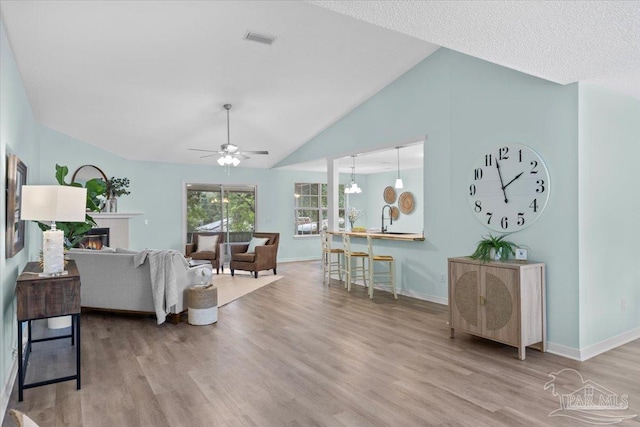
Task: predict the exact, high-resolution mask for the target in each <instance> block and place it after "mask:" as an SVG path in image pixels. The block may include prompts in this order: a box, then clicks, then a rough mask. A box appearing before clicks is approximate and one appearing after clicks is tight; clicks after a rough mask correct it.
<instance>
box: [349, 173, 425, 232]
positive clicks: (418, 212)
mask: <svg viewBox="0 0 640 427" xmlns="http://www.w3.org/2000/svg"><path fill="white" fill-rule="evenodd" d="M397 176H398V173H397V172H395V171H394V172H383V173H376V174H369V175H366V178H367V188H368V191H367V203H366V208H365V209H366V213H367V215H366V221H363V224H362V225H363V226H364V227H367V228H380V227H381V226H382V218H381V215H382V207H383V206H384V205H386V204H387V203H386V202H385V201H384V198H383V194H382V193H383V191H384V189H385V188H386V187H387V186H392V187H393V186H394V184H395V183H396V178H397ZM401 177H402V181H403V185H404V188H403V189H397V190H396V195H397V197H400V194H402V193H403V192H405V191H409V192H411V193H412V194H413V196H414V200H415V210H414V211H413V213H411V214H409V215H404V214H402V213H400V217H399V218H398V220H397V221H394V222H393V225H389V220H388V219H385V222H384V223H385V226H388V230H389V231H395V232H402V233H408V232H411V233H421V232H422V230H423V229H424V205H425V203H426V202H425V200H424V194H423V190H424V186H423V185H422V183H423V182H424V179H423V173H422V168H416V169H408V170H404V171H402V174H401ZM390 205H391V206H396V207H398V206H399V203H398V200H397V199H396V201H395V202H394V203H391V204H390ZM384 212H385V214H384V216H385V218H388V217H389V212H388V210H387V209H385V211H384Z"/></svg>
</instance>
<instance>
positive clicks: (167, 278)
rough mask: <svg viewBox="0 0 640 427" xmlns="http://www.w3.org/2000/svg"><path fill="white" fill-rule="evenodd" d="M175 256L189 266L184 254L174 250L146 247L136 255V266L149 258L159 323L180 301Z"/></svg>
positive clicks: (152, 288) (154, 301) (162, 321)
mask: <svg viewBox="0 0 640 427" xmlns="http://www.w3.org/2000/svg"><path fill="white" fill-rule="evenodd" d="M174 256H179V257H180V258H181V259H182V260H183V261H184V263H185V265H187V266H188V263H187V261H186V260H185V259H184V257H183V256H182V254H181V253H180V252H178V251H174V250H163V251H155V250H150V249H145V250H143V251H141V252H139V253H137V254H136V255H135V257H134V265H135V267H138V266H140V265H142V264H144V261H145V260H146V259H147V258H149V271H150V273H151V290H152V294H153V306H154V309H155V312H156V317H157V318H158V325H159V324H161V323H164V321H165V320H166V318H167V314H169V313H170V309H171V307H172V306H174V305H176V304H177V303H178V286H177V283H176V271H175V267H174V265H173V257H174Z"/></svg>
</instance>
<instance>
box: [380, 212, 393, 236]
mask: <svg viewBox="0 0 640 427" xmlns="http://www.w3.org/2000/svg"><path fill="white" fill-rule="evenodd" d="M384 208H389V225H393V216H392V214H391V206H389V205H384V206H383V207H382V228H380V231H381V232H383V233H386V232H387V227H385V226H384Z"/></svg>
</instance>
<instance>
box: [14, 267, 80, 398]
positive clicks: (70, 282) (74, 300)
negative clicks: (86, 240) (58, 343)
mask: <svg viewBox="0 0 640 427" xmlns="http://www.w3.org/2000/svg"><path fill="white" fill-rule="evenodd" d="M66 269H67V271H68V272H69V274H67V275H64V276H55V277H39V276H38V273H40V272H41V271H42V270H41V269H40V266H39V265H38V263H37V262H30V263H28V264H27V265H26V266H25V268H24V270H23V271H22V273H21V274H20V276H19V277H18V280H17V283H16V301H17V306H18V307H17V318H18V401H19V402H22V398H23V391H24V389H27V388H33V387H39V386H43V385H48V384H54V383H59V382H62V381H70V380H76V389H77V390H80V274H79V273H78V268H77V267H76V263H75V261H73V260H70V261H69V263H68V264H67V266H66ZM69 315H70V316H71V317H72V322H71V333H70V334H69V335H63V336H56V337H50V338H42V339H37V340H34V339H32V337H31V321H32V320H37V319H46V318H49V317H59V316H69ZM24 322H28V323H27V328H28V333H29V339H28V341H27V346H26V349H25V352H24V353H25V354H24V360H23V352H22V324H23V323H24ZM63 338H71V345H72V346H73V345H75V346H76V374H75V375H70V376H66V377H60V378H54V379H50V380H45V381H39V382H34V383H29V384H25V382H24V380H25V377H26V375H27V365H28V363H29V354H30V353H31V344H32V343H36V342H42V341H51V340H57V339H63Z"/></svg>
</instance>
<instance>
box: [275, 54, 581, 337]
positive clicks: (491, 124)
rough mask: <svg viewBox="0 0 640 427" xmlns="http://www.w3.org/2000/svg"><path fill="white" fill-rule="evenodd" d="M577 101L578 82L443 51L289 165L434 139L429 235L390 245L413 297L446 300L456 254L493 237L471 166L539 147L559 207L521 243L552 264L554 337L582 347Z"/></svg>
mask: <svg viewBox="0 0 640 427" xmlns="http://www.w3.org/2000/svg"><path fill="white" fill-rule="evenodd" d="M577 99H578V87H577V85H569V86H560V85H557V84H554V83H551V82H548V81H545V80H541V79H538V78H535V77H532V76H529V75H525V74H522V73H519V72H517V71H513V70H509V69H507V68H503V67H500V66H497V65H494V64H491V63H488V62H485V61H482V60H478V59H475V58H472V57H469V56H466V55H463V54H460V53H457V52H453V51H450V50H447V49H444V48H441V49H439V50H438V51H437V52H435V53H434V54H433V55H431V56H430V57H428V58H427V59H425V60H424V61H423V62H422V63H420V64H418V65H417V66H416V67H414V68H413V69H412V70H410V71H409V72H407V73H406V74H404V75H403V76H401V77H400V78H398V79H397V80H396V81H394V82H393V83H391V84H390V85H389V86H387V87H386V88H384V89H383V90H381V91H380V92H378V93H377V94H376V95H375V96H373V97H372V98H371V99H369V100H368V101H367V102H365V103H363V104H362V105H360V106H359V107H357V108H356V109H355V110H353V111H352V112H351V113H350V114H348V115H347V116H345V117H344V118H343V119H341V120H340V121H338V122H337V123H335V124H334V125H333V126H331V127H329V128H328V129H327V130H325V131H324V132H323V133H322V134H320V135H318V136H317V137H316V138H314V139H313V140H312V141H310V142H309V143H307V144H306V145H304V146H303V147H302V148H300V149H299V150H297V151H296V152H294V153H293V154H292V155H290V156H289V157H287V158H286V159H284V160H283V161H282V162H281V163H280V164H279V166H283V165H287V164H294V163H299V162H304V161H309V160H313V159H314V158H317V157H325V156H327V155H328V156H332V155H335V156H337V155H340V154H342V153H344V150H348V151H350V152H355V151H358V150H361V151H367V148H370V147H378V146H383V145H385V144H387V145H388V144H389V143H390V142H392V141H402V140H405V139H408V138H411V137H412V136H414V135H421V134H423V135H427V136H428V138H427V142H425V160H424V172H423V173H424V177H423V180H424V182H423V185H424V200H425V206H426V209H425V210H424V212H423V216H424V228H425V235H426V236H427V239H426V241H425V242H421V243H406V244H404V246H403V248H402V249H399V248H398V245H397V244H393V243H389V242H381V244H380V245H381V246H387V248H385V250H386V251H387V252H391V251H402V253H401V255H402V259H403V260H404V261H403V265H401V266H400V267H399V268H397V270H396V271H397V272H398V273H399V274H398V276H399V277H398V278H399V280H400V281H401V286H402V287H403V288H404V289H405V290H406V291H407V292H406V293H407V294H409V295H416V296H420V297H427V298H429V299H433V300H436V301H438V300H439V301H442V302H446V299H447V284H446V283H445V282H442V281H441V275H442V274H446V272H447V258H448V257H451V256H459V255H467V254H470V253H471V252H472V251H473V249H474V247H475V244H476V242H477V241H478V240H479V238H480V237H481V236H482V235H484V234H487V233H488V230H487V229H486V228H484V227H483V225H482V224H480V222H478V221H477V220H476V219H475V218H474V217H473V215H472V214H471V212H470V210H469V207H468V203H467V198H466V186H467V179H468V176H469V170H470V168H471V166H472V165H473V163H474V161H475V160H476V159H477V158H478V157H479V156H480V155H482V154H483V153H484V152H486V151H487V150H490V149H493V148H494V147H496V146H498V145H499V144H501V143H502V142H519V143H522V144H525V145H528V146H530V147H532V148H534V149H535V150H536V151H538V152H539V153H540V154H541V156H542V157H543V158H544V159H545V161H546V162H547V166H548V168H549V170H550V174H551V177H552V179H553V184H552V185H553V188H552V193H551V197H550V202H549V206H548V207H547V210H546V212H545V213H544V215H543V216H542V217H541V218H540V219H539V220H538V221H537V222H536V223H535V224H534V225H532V226H531V227H529V228H527V229H525V230H524V231H521V232H518V233H516V234H514V235H513V236H512V237H511V239H512V240H514V241H515V242H517V243H519V244H523V245H527V246H528V247H529V248H530V251H529V256H530V259H533V260H539V261H544V262H545V263H546V264H547V318H548V338H549V341H550V342H552V343H555V344H557V345H560V346H565V347H569V348H578V346H579V324H578V320H579V319H578V256H577V252H578V226H577V206H578V182H577V180H578V161H577V157H576V155H575V153H576V150H577V140H578V136H577V105H578V100H577ZM559 236H562V238H560V237H559ZM391 254H392V255H393V253H391Z"/></svg>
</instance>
